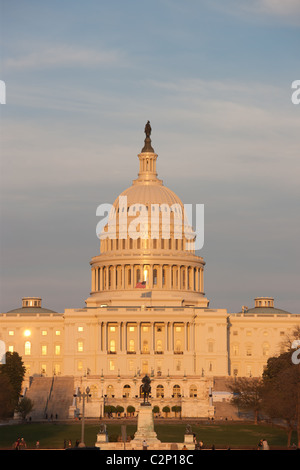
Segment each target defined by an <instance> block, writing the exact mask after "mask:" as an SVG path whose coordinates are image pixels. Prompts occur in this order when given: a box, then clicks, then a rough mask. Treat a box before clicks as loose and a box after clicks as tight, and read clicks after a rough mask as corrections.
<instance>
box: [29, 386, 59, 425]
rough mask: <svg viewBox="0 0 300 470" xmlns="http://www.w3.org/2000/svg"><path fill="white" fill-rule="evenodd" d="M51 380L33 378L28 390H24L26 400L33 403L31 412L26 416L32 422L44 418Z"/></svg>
mask: <svg viewBox="0 0 300 470" xmlns="http://www.w3.org/2000/svg"><path fill="white" fill-rule="evenodd" d="M52 380H53V379H52V377H34V378H33V381H32V383H31V386H30V388H29V389H27V390H26V398H30V400H31V401H32V402H33V410H32V411H31V413H30V414H29V415H28V418H30V419H31V420H32V421H36V420H40V419H44V418H45V409H46V406H47V401H48V397H49V394H50V390H51V386H52Z"/></svg>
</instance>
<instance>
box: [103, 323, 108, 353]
mask: <svg viewBox="0 0 300 470" xmlns="http://www.w3.org/2000/svg"><path fill="white" fill-rule="evenodd" d="M102 328H103V330H102V331H103V351H104V352H105V353H106V352H107V323H106V322H105V323H104V322H103V323H102Z"/></svg>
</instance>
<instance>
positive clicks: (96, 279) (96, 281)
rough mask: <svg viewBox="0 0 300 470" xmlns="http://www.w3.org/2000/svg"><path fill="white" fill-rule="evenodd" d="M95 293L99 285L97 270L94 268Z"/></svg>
mask: <svg viewBox="0 0 300 470" xmlns="http://www.w3.org/2000/svg"><path fill="white" fill-rule="evenodd" d="M95 274H96V275H95V291H98V290H99V288H98V284H99V268H98V267H97V268H96V273H95Z"/></svg>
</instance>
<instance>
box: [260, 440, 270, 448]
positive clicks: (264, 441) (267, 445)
mask: <svg viewBox="0 0 300 470" xmlns="http://www.w3.org/2000/svg"><path fill="white" fill-rule="evenodd" d="M262 449H263V450H270V447H269V444H268V441H267V439H263V441H262Z"/></svg>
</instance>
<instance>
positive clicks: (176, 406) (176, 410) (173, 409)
mask: <svg viewBox="0 0 300 470" xmlns="http://www.w3.org/2000/svg"><path fill="white" fill-rule="evenodd" d="M172 411H173V412H174V413H175V417H176V416H177V413H180V412H181V406H179V405H174V406H172Z"/></svg>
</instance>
